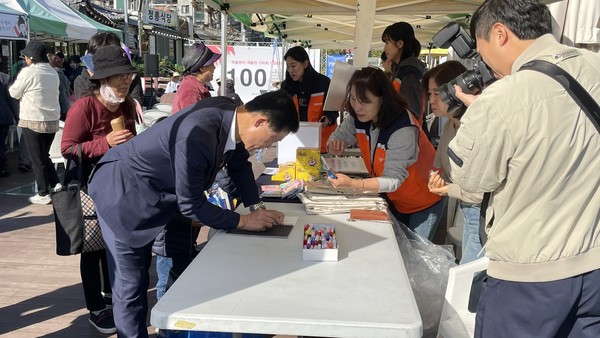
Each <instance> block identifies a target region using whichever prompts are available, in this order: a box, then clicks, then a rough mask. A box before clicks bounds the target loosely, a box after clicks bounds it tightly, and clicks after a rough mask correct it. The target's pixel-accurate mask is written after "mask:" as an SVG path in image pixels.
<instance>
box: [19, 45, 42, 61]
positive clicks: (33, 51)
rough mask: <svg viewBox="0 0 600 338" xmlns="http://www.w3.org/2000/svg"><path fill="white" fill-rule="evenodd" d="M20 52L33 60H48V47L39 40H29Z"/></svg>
mask: <svg viewBox="0 0 600 338" xmlns="http://www.w3.org/2000/svg"><path fill="white" fill-rule="evenodd" d="M21 54H23V55H25V56H27V57H28V58H30V59H31V60H33V61H35V62H48V47H46V45H44V44H43V43H41V42H39V41H29V43H28V44H27V46H25V48H24V49H23V50H21Z"/></svg>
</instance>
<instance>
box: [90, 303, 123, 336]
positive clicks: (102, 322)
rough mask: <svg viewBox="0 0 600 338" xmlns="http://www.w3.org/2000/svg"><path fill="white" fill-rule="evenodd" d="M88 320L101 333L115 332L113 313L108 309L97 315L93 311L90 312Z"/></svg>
mask: <svg viewBox="0 0 600 338" xmlns="http://www.w3.org/2000/svg"><path fill="white" fill-rule="evenodd" d="M88 320H89V321H90V324H92V326H93V327H95V328H96V330H98V331H99V332H101V333H106V334H111V333H116V332H117V328H116V327H115V320H114V318H113V313H112V310H110V309H104V310H102V311H100V313H98V314H97V315H95V314H94V312H90V318H89V319H88Z"/></svg>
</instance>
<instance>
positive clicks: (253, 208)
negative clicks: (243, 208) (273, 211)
mask: <svg viewBox="0 0 600 338" xmlns="http://www.w3.org/2000/svg"><path fill="white" fill-rule="evenodd" d="M248 209H250V212H255V211H256V210H258V209H263V210H266V209H267V206H266V205H265V203H264V202H263V201H260V202H258V203H256V204H252V205H251V206H249V207H248Z"/></svg>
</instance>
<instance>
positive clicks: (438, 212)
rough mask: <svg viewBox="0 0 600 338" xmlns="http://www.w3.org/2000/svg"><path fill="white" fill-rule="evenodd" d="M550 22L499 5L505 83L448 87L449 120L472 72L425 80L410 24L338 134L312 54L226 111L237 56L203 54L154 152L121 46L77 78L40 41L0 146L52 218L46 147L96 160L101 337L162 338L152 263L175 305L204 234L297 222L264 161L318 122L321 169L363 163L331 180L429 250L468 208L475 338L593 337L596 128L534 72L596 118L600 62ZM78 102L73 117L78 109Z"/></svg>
mask: <svg viewBox="0 0 600 338" xmlns="http://www.w3.org/2000/svg"><path fill="white" fill-rule="evenodd" d="M551 25H552V20H551V16H550V12H549V10H548V8H547V7H546V6H545V5H543V4H540V3H539V1H538V0H486V1H485V2H484V3H483V4H482V5H481V6H480V7H479V8H478V9H477V11H476V12H475V13H474V14H473V16H472V18H471V23H470V29H471V36H472V37H473V38H474V39H475V40H476V42H477V51H478V52H479V54H480V55H481V57H482V59H483V61H484V62H485V64H486V65H487V67H489V69H490V70H491V72H493V74H494V76H495V81H494V82H492V83H490V84H488V85H487V87H485V88H483V90H482V91H481V92H480V93H477V94H473V93H464V92H463V90H462V89H461V87H460V86H454V87H452V89H453V90H454V91H455V93H456V96H457V97H458V98H459V99H460V101H461V102H460V103H459V106H458V107H452V109H451V108H450V106H449V102H448V101H446V100H445V99H444V97H443V95H441V92H442V91H443V90H442V89H441V88H442V87H443V86H444V85H445V84H447V83H449V82H451V81H452V80H454V79H455V78H457V77H459V76H461V75H462V74H463V73H464V72H465V71H466V70H467V69H466V68H465V66H463V64H461V63H460V62H458V61H447V62H445V63H442V64H440V65H438V66H436V67H433V68H432V69H429V70H427V68H426V65H425V64H424V63H423V62H421V61H420V60H419V53H420V49H421V47H420V46H421V44H420V42H419V41H418V40H417V39H416V37H415V34H414V29H413V27H412V26H411V25H410V24H409V23H406V22H398V23H394V24H392V25H390V26H388V27H387V28H386V29H385V30H384V31H383V34H382V36H381V39H382V41H383V43H384V51H383V55H382V61H383V69H380V68H377V67H363V68H361V69H358V70H356V71H355V73H354V74H353V76H352V78H351V79H350V81H349V83H348V84H347V87H346V104H345V107H344V109H343V110H344V111H345V112H347V114H345V116H343V118H341V119H340V112H338V111H327V110H324V107H323V106H324V101H325V98H326V96H327V92H328V87H329V85H330V80H329V78H327V77H326V76H324V75H322V74H320V73H318V72H317V71H316V70H315V69H314V68H313V66H312V65H311V63H310V61H309V58H308V54H307V52H306V50H305V49H304V48H302V47H299V46H296V47H292V48H290V49H289V50H288V51H287V52H286V54H285V56H284V60H285V62H286V66H287V72H286V76H285V80H284V81H283V82H282V83H281V89H280V90H277V91H272V92H267V93H265V94H262V95H260V96H257V97H255V98H254V99H252V100H250V101H248V102H246V103H244V102H242V101H241V99H240V98H239V96H237V95H236V96H233V95H227V94H228V92H227V90H231V91H233V83H234V82H233V80H231V79H224V80H223V81H222V82H221V81H220V80H218V81H217V82H218V84H219V86H221V85H224V86H225V88H226V89H227V90H225V94H226V95H225V96H223V97H212V95H211V93H210V90H209V88H208V87H207V83H208V82H210V81H211V80H212V79H213V76H214V75H213V73H214V70H215V62H217V61H218V60H219V58H220V56H221V55H220V54H218V53H216V52H214V51H212V50H211V49H210V48H208V47H207V46H206V45H204V44H203V43H201V42H200V43H194V44H193V45H191V46H190V47H189V48H188V49H187V50H186V53H185V57H184V58H183V60H182V65H183V67H184V69H185V70H184V72H183V74H179V73H174V74H173V77H172V78H171V82H169V84H168V86H167V89H168V90H167V91H168V92H169V93H173V94H174V95H175V98H174V102H173V105H172V116H170V117H168V118H166V119H165V120H164V121H161V122H160V123H157V124H156V125H155V126H153V127H152V128H149V129H148V130H146V131H144V132H143V133H139V135H138V131H137V130H136V124H139V123H140V121H139V119H140V118H139V111H140V102H139V101H138V100H137V97H136V95H138V93H140V86H141V85H140V82H139V78H138V77H136V70H135V68H134V67H133V66H132V64H131V59H130V57H129V56H128V54H127V53H126V52H125V51H124V50H123V49H122V47H121V45H120V41H119V39H118V37H116V36H114V34H112V33H99V34H97V35H95V36H94V37H92V39H91V40H90V42H89V44H88V52H89V53H90V54H91V55H93V56H92V60H91V62H92V63H91V64H92V65H93V69H91V68H90V67H81V66H79V61H80V60H78V58H76V57H71V58H69V65H70V66H69V67H70V69H69V71H65V70H64V69H63V68H61V63H62V62H63V61H62V59H61V58H62V55H59V53H50V52H49V51H48V50H47V48H46V47H45V45H44V44H42V43H40V42H36V41H31V42H29V43H28V44H27V46H26V48H25V49H23V50H22V51H21V54H22V55H23V57H24V60H25V62H26V64H27V67H24V68H23V69H22V70H21V72H20V73H19V75H18V76H17V78H16V80H15V81H14V83H12V84H10V83H9V79H8V77H7V76H4V75H3V74H0V102H6V104H5V106H6V108H5V109H4V111H5V112H4V114H2V115H0V138H1V137H2V136H3V135H4V137H5V136H6V133H7V128H8V127H7V126H8V125H10V124H11V123H9V122H12V120H14V119H17V121H18V126H19V127H21V128H22V129H23V139H24V144H25V146H26V147H27V150H28V151H27V154H28V155H29V160H30V163H31V164H30V166H31V170H33V173H34V176H35V178H36V181H37V182H38V191H37V194H36V195H35V196H33V197H31V198H30V201H31V202H32V203H39V204H48V203H50V202H51V198H50V193H51V192H52V191H53V190H54V189H57V185H58V184H59V182H58V175H57V173H56V171H55V170H54V166H53V165H52V163H51V162H50V160H49V157H48V150H49V147H50V144H51V143H52V141H53V139H54V135H55V133H56V131H57V130H58V127H59V121H60V120H64V131H63V137H62V142H61V152H62V154H63V156H64V157H66V158H69V157H74V154H75V151H74V149H76V148H80V149H81V151H82V154H83V163H77V164H76V165H77V166H83V168H85V170H84V171H85V173H86V177H89V193H90V196H91V197H92V198H93V200H94V202H95V205H96V209H97V213H98V219H99V222H100V226H101V229H102V234H103V236H104V240H105V243H106V249H105V250H100V251H95V252H91V253H86V254H82V255H81V262H80V266H81V277H82V285H83V288H84V294H85V301H86V306H87V308H88V310H89V311H90V318H89V320H90V323H91V324H92V325H93V326H94V327H95V328H96V329H98V330H99V331H100V332H103V333H114V332H117V333H118V335H119V336H120V337H121V336H122V337H147V323H146V317H147V312H148V300H147V289H148V286H149V282H150V278H149V272H148V270H149V268H150V265H151V260H152V253H153V252H154V253H155V254H157V264H156V267H157V275H158V277H159V281H158V284H157V286H156V287H157V297H158V298H159V299H160V297H162V295H163V294H164V293H165V292H166V290H167V288H168V284H169V279H171V280H172V279H174V278H177V276H178V275H179V274H180V273H181V272H182V271H183V270H184V269H185V268H186V267H187V265H188V264H189V263H190V262H191V260H192V259H193V257H194V255H195V254H196V253H197V252H196V250H195V243H194V242H195V238H196V237H197V236H198V231H199V230H198V229H199V227H200V226H203V225H206V226H210V227H212V228H215V229H232V228H240V229H245V230H250V231H261V230H265V229H267V228H270V227H272V226H273V225H274V224H278V223H280V222H281V221H282V220H283V217H284V215H283V214H282V213H281V212H278V211H273V210H267V208H266V207H265V205H264V204H263V203H262V202H261V200H260V198H259V196H258V191H257V189H256V184H255V181H254V179H253V173H252V170H251V164H250V163H249V162H248V158H249V156H250V153H251V152H253V151H256V150H258V149H261V148H263V147H267V146H270V145H271V144H273V143H274V142H277V141H279V140H281V139H283V138H284V137H285V136H286V135H288V134H289V133H293V132H296V131H297V130H298V128H299V125H300V122H303V121H307V122H320V123H321V125H322V129H321V131H322V135H321V141H322V143H321V147H320V150H321V152H322V153H329V154H331V155H341V154H342V153H343V152H344V151H345V150H346V149H347V148H348V147H357V148H358V149H359V150H360V152H361V155H362V158H363V160H364V162H365V165H366V167H367V168H368V170H369V173H370V177H369V178H355V177H351V176H348V175H344V174H342V173H335V175H334V177H327V178H326V179H327V181H328V182H329V183H330V184H331V185H332V186H333V187H349V188H354V189H358V190H363V191H370V192H376V193H381V194H382V195H383V196H384V197H385V198H386V200H387V201H388V207H389V211H390V212H391V213H392V214H393V215H394V216H395V218H397V219H398V220H399V221H401V222H402V223H404V224H406V225H407V227H408V228H409V229H411V230H412V231H413V232H414V233H416V234H417V235H419V236H421V237H422V238H424V239H428V240H432V239H433V236H434V234H435V232H436V229H437V227H438V224H439V222H440V219H441V218H442V213H443V212H444V210H445V207H446V203H447V200H448V198H454V199H456V200H457V201H459V208H460V209H461V211H462V215H463V220H462V222H463V223H464V231H463V240H462V255H461V256H462V259H461V261H460V263H461V264H464V263H468V262H471V261H474V260H476V259H478V258H479V257H483V255H486V256H487V257H489V259H490V263H489V268H488V271H487V274H488V277H487V280H486V282H485V283H484V286H483V291H482V294H481V298H480V301H479V306H478V309H477V319H476V327H475V336H476V337H486V338H487V337H501V336H510V337H597V336H600V270H599V269H600V260H598V256H597V255H598V254H599V253H600V224H599V223H600V179H599V177H600V176H598V175H597V173H596V172H597V169H599V168H600V157H599V156H598V153H600V128H599V127H598V124H599V122H598V121H594V120H593V119H594V117H593V114H592V115H589V116H588V115H586V112H585V110H584V109H582V108H581V106H580V105H579V103H580V101H581V100H574V99H573V97H572V96H570V94H569V92H568V91H567V90H565V88H564V87H563V86H562V85H561V82H559V81H556V80H554V79H553V78H552V77H550V76H549V75H546V74H544V73H542V72H539V71H536V70H532V69H531V68H526V67H529V65H530V64H531V61H533V60H542V61H545V62H547V63H551V64H553V65H556V66H558V67H559V68H561V69H563V70H565V71H566V72H567V73H569V74H570V75H571V76H572V77H574V78H575V81H577V82H579V84H580V85H581V86H582V87H583V88H584V89H585V91H587V92H588V93H589V95H590V96H591V98H592V99H593V100H595V101H596V102H600V87H598V85H597V84H598V82H599V79H600V68H599V65H600V56H599V55H598V54H594V53H592V52H589V51H586V50H582V49H577V48H573V47H567V46H565V45H562V44H560V43H558V42H557V41H556V39H555V38H554V37H553V36H552V34H551V33H552V26H551ZM41 88H44V90H41ZM63 92H64V93H69V94H70V93H71V92H74V93H75V97H76V98H77V100H76V101H74V102H65V101H64V97H63ZM219 93H221V90H219ZM229 94H231V92H229ZM69 96H70V95H69ZM16 100H18V101H19V102H18V104H17V101H16ZM67 101H68V100H67ZM583 101H585V100H583ZM65 105H68V106H65ZM426 107H429V110H427V109H425V108H426ZM425 111H431V113H433V114H434V115H435V116H437V117H440V118H446V119H447V122H446V124H445V127H444V129H443V131H442V134H441V137H440V140H439V143H438V144H437V149H436V148H434V146H433V145H432V143H431V142H430V140H429V137H428V136H427V133H426V130H424V126H423V118H424V116H423V115H424V112H425ZM120 116H122V117H123V118H124V124H125V128H124V130H120V131H114V130H112V128H111V125H110V121H111V120H112V119H114V118H116V117H120ZM0 151H2V154H3V153H4V151H3V149H0ZM224 168H225V169H224ZM67 169H68V170H67V173H66V175H70V174H71V172H72V170H71V169H73V168H67ZM92 169H93V170H92ZM3 175H6V167H5V166H4V165H3V162H2V161H0V177H2V176H3ZM220 175H228V178H229V179H230V180H231V182H233V184H234V185H235V187H236V189H237V191H238V193H239V195H240V196H241V201H242V202H243V204H244V206H246V207H248V208H249V209H250V211H251V212H250V213H249V214H247V215H240V214H238V213H235V212H234V211H231V210H225V209H221V208H219V207H217V206H215V205H212V204H210V203H209V202H208V201H207V199H206V196H205V194H204V191H205V190H208V189H209V188H210V187H211V186H212V184H213V182H215V180H217V181H218V180H219V179H220V178H221V176H220ZM557 304H560V306H557Z"/></svg>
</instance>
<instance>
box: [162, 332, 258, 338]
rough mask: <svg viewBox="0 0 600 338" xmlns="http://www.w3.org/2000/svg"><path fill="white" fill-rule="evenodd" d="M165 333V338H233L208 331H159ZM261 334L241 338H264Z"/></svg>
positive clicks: (244, 334)
mask: <svg viewBox="0 0 600 338" xmlns="http://www.w3.org/2000/svg"><path fill="white" fill-rule="evenodd" d="M161 331H163V332H165V333H166V335H165V337H166V338H233V334H231V333H227V332H208V331H179V330H161ZM265 337H267V336H265V335H262V334H252V333H243V334H242V338H265Z"/></svg>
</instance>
